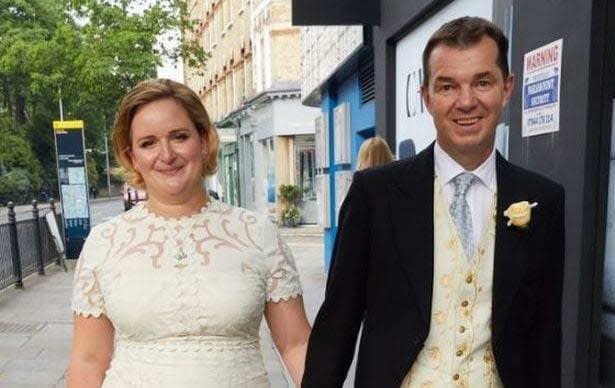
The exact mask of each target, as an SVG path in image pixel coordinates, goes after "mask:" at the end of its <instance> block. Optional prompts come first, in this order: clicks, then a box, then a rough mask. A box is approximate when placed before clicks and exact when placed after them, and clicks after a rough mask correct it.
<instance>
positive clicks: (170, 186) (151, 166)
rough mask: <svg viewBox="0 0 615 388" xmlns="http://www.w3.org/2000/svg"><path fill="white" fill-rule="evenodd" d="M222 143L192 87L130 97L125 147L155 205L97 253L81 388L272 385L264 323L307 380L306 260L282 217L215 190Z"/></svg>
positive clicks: (111, 226)
mask: <svg viewBox="0 0 615 388" xmlns="http://www.w3.org/2000/svg"><path fill="white" fill-rule="evenodd" d="M218 142H219V140H218V135H217V133H216V131H215V128H214V127H213V125H212V123H211V121H210V119H209V116H208V115H207V112H206V111H205V108H204V107H203V105H202V103H201V101H200V99H199V97H198V96H197V95H196V94H195V93H194V92H193V91H192V90H190V89H189V88H187V87H186V86H184V85H182V84H180V83H177V82H174V81H171V80H154V81H146V82H142V83H140V84H138V85H137V86H135V87H134V88H133V89H132V90H131V91H129V92H128V94H127V95H126V96H125V97H124V99H123V100H122V102H121V104H120V107H119V111H118V114H117V116H116V120H115V124H114V129H113V146H114V150H115V153H116V157H117V160H118V161H119V162H120V163H121V164H122V166H123V167H124V168H125V169H126V170H127V171H128V173H129V174H128V175H129V183H130V184H131V185H132V186H133V187H135V188H138V189H146V190H147V194H148V199H147V201H144V202H139V203H138V204H136V205H135V206H134V207H133V208H132V209H131V210H129V211H127V212H125V213H123V214H122V215H120V216H117V217H115V218H113V219H111V220H109V221H107V222H104V223H103V224H100V225H98V226H96V227H94V228H93V229H92V231H91V233H90V235H89V237H88V239H87V241H86V243H85V245H84V247H83V250H82V252H81V256H80V258H79V262H78V264H77V267H76V270H75V280H74V288H73V302H72V309H73V311H74V313H75V315H74V335H73V346H72V351H71V360H70V366H69V371H68V387H69V388H87V387H97V388H98V387H101V386H103V387H105V388H115V387H118V388H119V387H137V386H138V387H173V388H192V387H250V388H253V387H254V388H255V387H269V386H270V383H269V379H268V376H267V372H266V370H265V366H264V361H263V356H262V354H261V348H260V342H259V328H260V324H261V320H262V317H263V315H264V316H265V318H266V320H267V323H268V325H269V329H270V332H271V336H272V339H273V342H274V343H275V345H276V347H277V349H278V351H279V353H280V355H281V357H282V360H283V362H284V364H285V366H286V368H287V370H288V371H289V374H290V376H291V378H292V379H293V381H294V383H295V384H296V385H299V384H300V382H301V377H302V375H303V366H304V361H305V349H306V345H307V339H308V335H309V332H310V327H309V324H308V322H307V318H306V316H305V310H304V307H303V299H302V297H301V293H302V290H301V285H300V283H299V275H298V272H297V268H296V266H295V262H294V259H293V257H292V254H291V252H290V250H289V249H288V247H287V246H286V244H285V243H284V242H283V241H282V240H281V238H280V236H279V233H278V231H277V228H276V226H275V224H273V223H272V222H271V221H270V220H269V218H268V217H266V216H264V215H261V214H257V213H254V212H250V211H248V210H245V209H240V208H236V207H232V206H230V205H228V204H225V203H222V202H220V201H217V200H215V199H213V198H212V197H211V196H209V195H208V194H207V191H206V189H205V188H204V185H203V179H204V176H206V175H211V174H213V173H214V172H215V171H216V168H217V158H218Z"/></svg>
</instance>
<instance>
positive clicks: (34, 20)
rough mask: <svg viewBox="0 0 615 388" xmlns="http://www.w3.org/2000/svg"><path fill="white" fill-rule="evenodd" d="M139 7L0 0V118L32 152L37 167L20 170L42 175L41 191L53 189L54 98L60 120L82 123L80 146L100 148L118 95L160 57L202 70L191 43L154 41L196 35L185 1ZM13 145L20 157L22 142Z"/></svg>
mask: <svg viewBox="0 0 615 388" xmlns="http://www.w3.org/2000/svg"><path fill="white" fill-rule="evenodd" d="M143 3H144V2H143V1H142V0H115V1H114V0H59V1H48V0H0V119H2V120H3V121H2V125H3V130H4V131H5V133H8V134H12V135H14V136H16V137H17V138H20V139H22V140H24V141H25V143H26V144H27V145H28V146H29V147H26V148H28V149H29V150H30V152H32V151H33V152H34V154H35V155H34V156H35V157H34V158H32V157H30V160H33V161H34V160H36V159H38V160H39V161H40V165H42V166H43V169H42V171H41V169H40V165H39V166H38V172H36V170H37V168H36V167H33V166H29V167H24V168H25V171H27V173H28V174H31V175H32V176H31V178H32V179H33V181H34V182H37V179H38V182H40V179H41V177H42V179H43V181H44V184H45V185H46V186H48V187H55V186H56V185H55V180H56V172H55V166H56V163H55V153H54V152H53V150H54V147H53V144H54V141H53V133H52V130H51V122H52V121H53V120H57V119H59V112H58V101H59V100H60V99H61V100H62V102H63V107H64V117H65V119H72V118H78V119H83V120H84V121H85V126H86V127H85V141H86V147H87V148H91V149H94V150H100V149H102V148H103V141H104V137H105V135H107V136H108V132H109V127H110V124H111V122H112V119H113V116H114V113H115V111H116V109H117V105H118V103H119V100H120V98H121V97H122V96H123V95H124V94H125V93H126V91H127V90H128V89H130V88H132V87H133V86H134V85H136V84H137V83H138V82H140V81H142V80H144V79H147V78H152V77H155V74H156V66H157V65H159V64H160V63H161V62H162V57H163V56H166V57H169V58H175V59H177V58H180V57H181V58H183V59H184V61H186V63H188V64H189V65H190V66H195V65H196V66H197V67H198V66H200V67H204V66H205V63H206V61H207V58H208V55H207V53H205V52H204V51H203V49H202V48H200V46H199V45H198V44H196V42H195V41H194V40H190V39H186V40H185V41H182V42H180V44H179V45H177V46H176V47H173V46H171V45H169V42H168V41H166V40H162V41H160V40H159V38H158V37H160V36H162V35H163V34H165V33H168V32H169V31H172V30H175V29H179V30H180V31H184V32H186V36H196V35H195V34H194V33H192V32H193V30H194V27H195V25H194V21H191V20H190V19H189V13H188V12H187V9H186V4H185V3H184V2H183V1H181V0H152V1H148V2H147V3H148V4H149V6H145V5H144V4H143ZM9 37H10V38H9ZM11 141H13V142H15V139H13V140H11ZM28 143H29V144H28ZM16 147H17V150H20V151H19V152H21V153H22V154H23V152H25V151H23V148H24V147H23V144H22V145H17V146H16ZM16 152H17V151H16ZM94 156H95V158H97V157H100V153H96V155H94ZM3 157H11V158H12V159H11V161H10V162H7V161H5V160H4V159H3ZM0 161H5V163H4V164H5V167H6V169H7V171H10V170H11V169H12V168H19V167H18V166H15V165H14V163H13V161H14V158H13V157H12V156H9V155H4V156H2V155H0ZM99 165H102V164H101V163H99ZM37 174H38V175H37Z"/></svg>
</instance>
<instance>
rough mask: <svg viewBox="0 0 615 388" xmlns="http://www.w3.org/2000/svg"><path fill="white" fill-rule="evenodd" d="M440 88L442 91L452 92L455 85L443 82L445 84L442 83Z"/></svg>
mask: <svg viewBox="0 0 615 388" xmlns="http://www.w3.org/2000/svg"><path fill="white" fill-rule="evenodd" d="M439 89H440V91H441V92H450V91H451V90H453V85H451V84H443V85H440V87H439Z"/></svg>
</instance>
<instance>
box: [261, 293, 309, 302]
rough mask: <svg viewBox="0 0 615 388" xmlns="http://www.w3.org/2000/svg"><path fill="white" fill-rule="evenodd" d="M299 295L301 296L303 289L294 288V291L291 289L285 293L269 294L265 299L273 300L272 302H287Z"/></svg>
mask: <svg viewBox="0 0 615 388" xmlns="http://www.w3.org/2000/svg"><path fill="white" fill-rule="evenodd" d="M300 296H303V290H296V291H293V292H291V293H289V294H285V295H271V296H269V297H267V299H266V301H267V302H273V303H279V302H282V301H284V302H288V301H289V300H291V299H295V298H298V297H300Z"/></svg>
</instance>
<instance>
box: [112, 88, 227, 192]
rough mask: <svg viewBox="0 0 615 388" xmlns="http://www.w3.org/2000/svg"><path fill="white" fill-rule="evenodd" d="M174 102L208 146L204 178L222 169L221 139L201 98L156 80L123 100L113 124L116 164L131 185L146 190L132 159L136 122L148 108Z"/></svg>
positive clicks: (133, 89) (128, 94) (190, 91)
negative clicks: (139, 114)
mask: <svg viewBox="0 0 615 388" xmlns="http://www.w3.org/2000/svg"><path fill="white" fill-rule="evenodd" d="M166 98H171V99H173V100H174V101H175V102H177V103H178V104H180V105H181V106H182V107H183V108H184V109H185V110H186V113H187V114H188V117H190V120H192V123H193V124H194V126H195V127H196V130H197V132H198V133H199V136H200V137H201V138H205V140H206V142H207V152H208V154H207V157H206V158H205V160H204V161H203V176H207V175H211V174H213V173H215V172H216V170H217V167H218V146H219V138H218V133H217V132H216V129H215V128H214V126H213V125H212V123H211V120H210V119H209V115H208V114H207V111H206V110H205V107H204V106H203V104H202V103H201V100H200V99H199V96H198V95H197V94H196V93H194V92H193V91H192V90H191V89H190V88H188V87H187V86H185V85H183V84H181V83H179V82H175V81H172V80H169V79H154V80H147V81H143V82H140V83H139V84H137V85H136V86H135V87H134V88H132V89H131V90H130V91H129V92H128V93H127V94H126V95H125V96H124V98H123V99H122V102H121V103H120V106H119V108H118V112H117V114H116V116H115V123H114V124H113V134H112V136H111V139H112V142H113V150H114V151H115V157H116V160H117V161H118V162H119V163H120V164H121V165H122V167H123V168H124V170H126V172H127V174H128V182H129V183H130V184H131V185H132V186H134V187H137V188H144V187H145V186H144V182H143V177H142V176H141V174H139V172H137V171H136V170H135V168H134V166H133V164H132V159H131V157H130V154H129V152H130V149H131V148H130V147H131V142H132V131H131V126H132V120H133V119H134V117H135V115H136V114H137V112H138V111H139V110H140V109H141V108H142V107H144V106H145V105H147V104H149V103H151V102H154V101H158V100H163V99H166Z"/></svg>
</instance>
